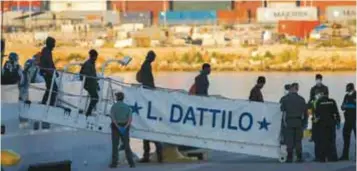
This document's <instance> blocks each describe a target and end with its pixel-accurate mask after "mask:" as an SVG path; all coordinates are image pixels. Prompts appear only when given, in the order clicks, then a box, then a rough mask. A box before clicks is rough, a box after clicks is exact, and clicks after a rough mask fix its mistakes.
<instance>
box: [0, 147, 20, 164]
mask: <svg viewBox="0 0 357 171" xmlns="http://www.w3.org/2000/svg"><path fill="white" fill-rule="evenodd" d="M20 160H21V156H20V155H19V154H17V153H15V152H14V151H12V150H1V166H5V167H8V166H15V165H17V164H18V163H19V162H20Z"/></svg>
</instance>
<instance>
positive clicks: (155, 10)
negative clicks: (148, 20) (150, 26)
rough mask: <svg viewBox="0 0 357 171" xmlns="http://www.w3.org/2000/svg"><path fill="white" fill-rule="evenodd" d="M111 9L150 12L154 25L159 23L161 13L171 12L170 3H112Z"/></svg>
mask: <svg viewBox="0 0 357 171" xmlns="http://www.w3.org/2000/svg"><path fill="white" fill-rule="evenodd" d="M110 8H111V9H113V10H114V9H116V10H118V11H121V12H124V11H126V12H142V11H150V12H152V16H153V23H154V24H157V23H158V21H159V14H160V12H161V11H169V10H170V5H169V1H168V0H166V1H111V7H110Z"/></svg>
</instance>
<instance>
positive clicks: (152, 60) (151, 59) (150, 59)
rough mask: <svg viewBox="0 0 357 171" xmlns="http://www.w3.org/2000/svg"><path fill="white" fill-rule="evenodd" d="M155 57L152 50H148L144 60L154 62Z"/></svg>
mask: <svg viewBox="0 0 357 171" xmlns="http://www.w3.org/2000/svg"><path fill="white" fill-rule="evenodd" d="M155 58H156V54H155V52H154V51H152V50H150V51H149V52H148V54H147V55H146V60H147V61H149V62H150V63H151V62H154V61H155Z"/></svg>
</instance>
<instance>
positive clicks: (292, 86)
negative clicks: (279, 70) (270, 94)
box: [290, 83, 299, 93]
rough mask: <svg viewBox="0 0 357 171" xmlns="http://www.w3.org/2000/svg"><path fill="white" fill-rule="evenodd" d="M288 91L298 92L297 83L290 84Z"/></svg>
mask: <svg viewBox="0 0 357 171" xmlns="http://www.w3.org/2000/svg"><path fill="white" fill-rule="evenodd" d="M290 91H291V92H294V93H297V92H298V91H299V84H298V83H292V84H291V87H290Z"/></svg>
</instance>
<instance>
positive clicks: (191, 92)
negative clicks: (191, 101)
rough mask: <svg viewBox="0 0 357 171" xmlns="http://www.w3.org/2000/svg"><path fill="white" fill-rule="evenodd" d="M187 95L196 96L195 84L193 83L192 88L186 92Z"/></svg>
mask: <svg viewBox="0 0 357 171" xmlns="http://www.w3.org/2000/svg"><path fill="white" fill-rule="evenodd" d="M188 94H189V95H195V94H196V83H193V84H192V86H191V87H190V90H188Z"/></svg>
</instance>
